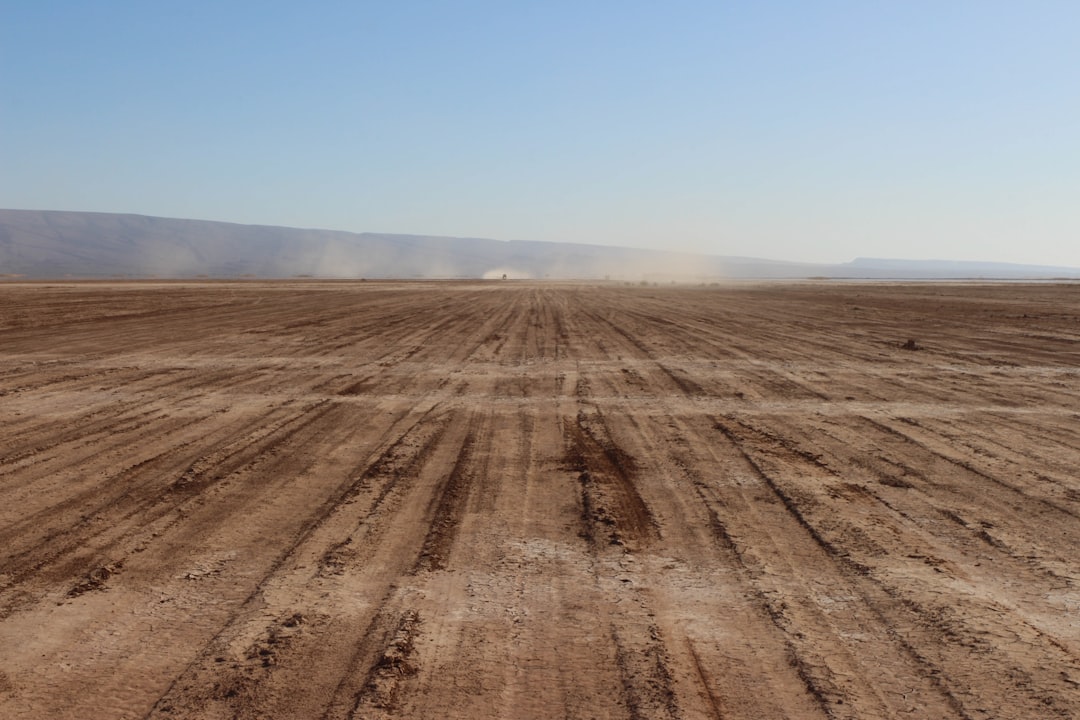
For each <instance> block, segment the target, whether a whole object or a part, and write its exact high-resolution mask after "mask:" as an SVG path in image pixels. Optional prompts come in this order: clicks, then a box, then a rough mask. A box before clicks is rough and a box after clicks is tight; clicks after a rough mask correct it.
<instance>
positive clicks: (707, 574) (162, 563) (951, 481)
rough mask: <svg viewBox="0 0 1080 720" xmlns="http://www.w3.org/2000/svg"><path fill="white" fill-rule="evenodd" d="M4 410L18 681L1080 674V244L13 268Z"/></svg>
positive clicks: (519, 699) (44, 699) (883, 691)
mask: <svg viewBox="0 0 1080 720" xmlns="http://www.w3.org/2000/svg"><path fill="white" fill-rule="evenodd" d="M909 340H910V341H913V342H908V341H909ZM0 418H2V425H0V717H3V718H6V719H14V718H35V719H37V718H79V719H80V720H86V719H88V718H154V719H155V720H164V719H166V718H451V719H454V718H461V719H465V718H469V719H475V718H650V719H651V718H717V719H721V718H722V719H724V720H731V719H735V718H745V719H750V718H753V719H755V720H757V719H759V718H770V719H771V718H797V719H799V720H803V719H811V720H812V719H813V718H853V719H854V718H935V719H938V718H987V719H991V718H992V719H993V720H1004V719H1007V718H1073V717H1077V716H1080V589H1078V584H1080V555H1078V551H1080V472H1078V470H1080V286H1078V285H1067V284H1028V285H1021V284H1004V283H1002V284H946V283H934V284H899V283H894V284H885V283H881V284H871V283H826V282H821V283H813V282H807V283H792V284H767V285H737V286H730V287H682V288H679V287H673V286H669V287H638V286H619V285H613V284H612V285H593V286H589V285H580V284H579V285H575V284H559V283H551V284H544V283H524V282H497V281H496V282H486V283H482V282H472V283H469V282H447V283H435V282H429V283H425V282H412V283H389V282H386V283H383V282H366V283H365V282H313V281H312V282H302V281H296V282H284V281H283V282H254V281H252V282H234V283H227V282H203V283H196V282H192V283H135V282H131V283H125V282H116V283H106V282H102V283H36V284H35V283H5V284H0Z"/></svg>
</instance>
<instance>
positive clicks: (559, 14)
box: [0, 0, 1080, 267]
mask: <svg viewBox="0 0 1080 720" xmlns="http://www.w3.org/2000/svg"><path fill="white" fill-rule="evenodd" d="M1077 28H1080V3H1078V2H1075V0H1065V1H1062V2H1052V1H1048V0H1031V1H1030V2H1016V0H1008V1H1004V2H999V1H997V0H970V1H968V0H955V1H953V0H903V1H901V0H894V1H892V2H885V1H884V0H880V1H879V0H850V1H839V0H837V1H831V0H814V1H810V2H808V1H807V0H789V1H786V2H782V1H779V0H755V1H753V2H749V1H744V2H724V1H722V0H710V1H701V2H699V1H696V0H669V1H668V2H664V3H660V2H642V1H640V0H619V1H615V0H575V1H573V2H563V1H562V0H547V1H545V2H524V1H523V2H506V1H505V0H503V1H500V2H496V1H495V0H475V1H471V0H456V1H454V2H450V1H449V0H447V1H438V0H431V1H428V2H421V1H417V0H397V1H395V2H389V1H384V2H367V1H362V0H351V1H345V2H336V1H330V0H327V1H325V2H312V3H297V2H288V3H285V2H275V1H273V0H263V1H262V2H229V1H228V0H217V1H215V2H203V1H202V0H184V2H178V1H174V0H156V1H155V2H145V1H143V0H138V1H132V2H111V1H109V0H100V1H99V2H93V3H89V2H85V1H82V0H80V1H78V2H54V1H51V0H35V1H34V2H25V1H23V0H0V207H5V208H25V209H41V210H80V211H98V212H124V213H138V214H143V215H160V216H166V217H184V218H199V219H208V220H224V221H230V222H240V223H253V224H267V225H286V226H293V227H317V228H329V229H336V230H349V231H354V232H385V233H412V234H430V235H451V236H459V237H486V238H496V239H502V240H544V241H555V242H584V243H595V244H603V245H622V246H628V247H652V248H666V249H675V250H681V251H691V252H703V253H709V254H716V255H740V256H751V257H762V258H770V259H782V260H793V261H807V262H845V261H848V260H851V259H853V258H855V257H887V258H911V259H946V260H984V261H999V262H1019V263H1033V264H1047V265H1067V266H1073V267H1080V42H1077V40H1076V33H1077Z"/></svg>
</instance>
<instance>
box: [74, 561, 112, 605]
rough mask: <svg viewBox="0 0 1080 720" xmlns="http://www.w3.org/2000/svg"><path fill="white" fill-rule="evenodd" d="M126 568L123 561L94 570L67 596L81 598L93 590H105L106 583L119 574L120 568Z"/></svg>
mask: <svg viewBox="0 0 1080 720" xmlns="http://www.w3.org/2000/svg"><path fill="white" fill-rule="evenodd" d="M123 566H124V563H123V561H119V562H114V563H109V564H108V565H102V566H101V567H99V568H94V569H93V570H91V571H90V572H89V573H87V575H86V577H85V578H83V579H82V580H80V581H79V582H78V583H76V585H75V586H74V587H73V588H71V589H70V590H68V594H67V596H68V597H69V598H75V597H79V596H80V595H82V594H83V593H88V592H90V591H91V590H104V589H105V582H106V581H107V580H108V579H109V578H111V577H112V576H113V575H115V574H116V573H117V572H119V570H120V568H122V567H123Z"/></svg>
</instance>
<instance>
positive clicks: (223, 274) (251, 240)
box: [0, 210, 1080, 281]
mask: <svg viewBox="0 0 1080 720" xmlns="http://www.w3.org/2000/svg"><path fill="white" fill-rule="evenodd" d="M503 275H506V276H508V277H520V278H553V279H575V278H580V279H599V278H610V279H613V280H615V279H618V280H632V281H640V280H647V281H667V280H699V281H705V280H716V279H724V278H735V279H754V278H756V279H795V278H814V277H823V278H852V279H855V278H866V279H890V278H894V279H945V278H999V279H1045V278H1070V279H1073V278H1076V279H1080V268H1063V267H1053V266H1036V265H1012V264H1007V263H985V262H954V261H933V260H915V261H913V260H879V259H872V258H858V259H856V260H854V261H852V262H850V263H842V264H835V265H824V264H821V265H819V264H811V263H793V262H781V261H772V260H762V259H757V258H744V257H723V256H714V255H694V254H688V253H676V252H666V251H661V250H640V249H632V248H619V247H609V246H602V245H586V244H576V243H551V242H528V241H504V240H490V239H483V238H454V237H438V236H428V235H393V234H380V233H350V232H343V231H337V230H317V229H301V228H288V227H278V226H268V225H240V224H235V223H226V222H216V221H210V220H184V219H175V218H160V217H151V216H145V215H126V214H115V213H91V212H68V211H50V210H0V276H4V277H8V278H11V277H23V278H63V277H73V278H106V277H117V276H125V277H160V278H190V277H199V276H206V277H215V278H228V277H262V278H284V277H296V276H311V277H326V278H360V277H364V278H420V277H423V278H483V277H502V276H503Z"/></svg>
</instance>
